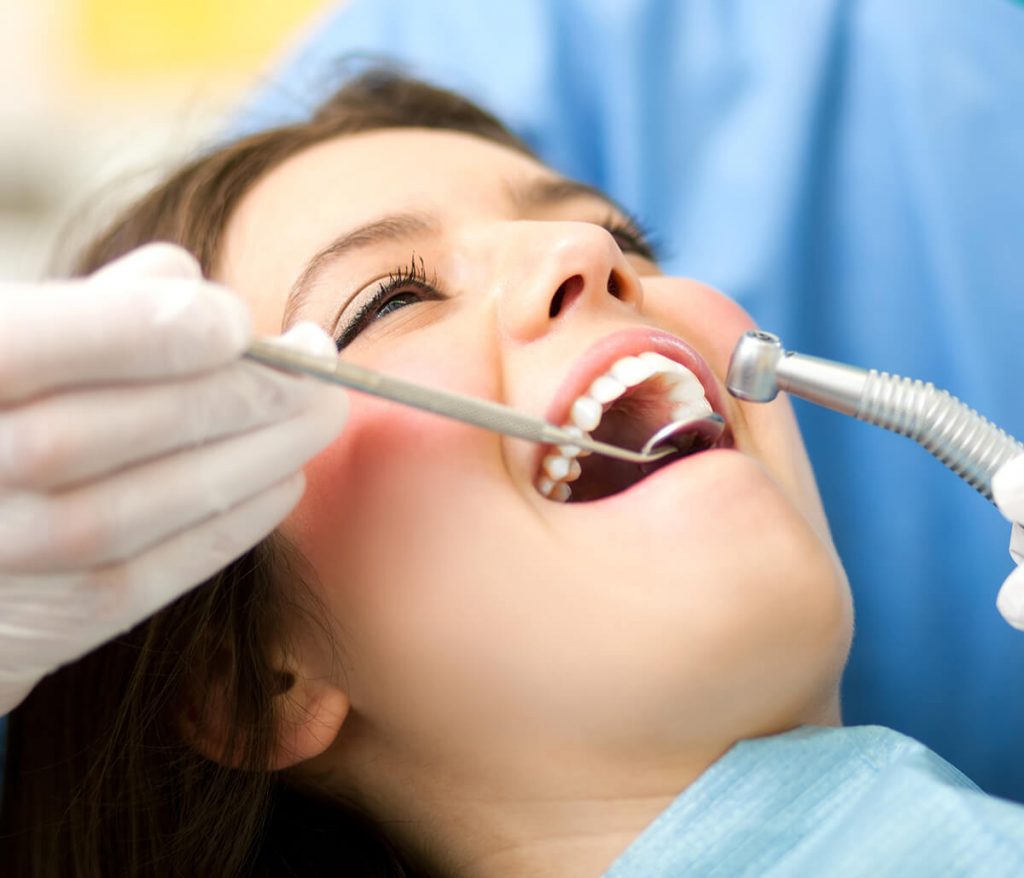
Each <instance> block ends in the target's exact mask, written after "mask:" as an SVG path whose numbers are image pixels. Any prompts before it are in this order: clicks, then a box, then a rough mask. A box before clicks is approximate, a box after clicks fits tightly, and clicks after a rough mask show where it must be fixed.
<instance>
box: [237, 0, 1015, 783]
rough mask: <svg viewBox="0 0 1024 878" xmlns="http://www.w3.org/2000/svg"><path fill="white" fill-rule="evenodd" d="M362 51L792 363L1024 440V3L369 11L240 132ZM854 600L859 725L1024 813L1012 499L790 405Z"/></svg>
mask: <svg viewBox="0 0 1024 878" xmlns="http://www.w3.org/2000/svg"><path fill="white" fill-rule="evenodd" d="M353 52H376V53H384V54H387V55H390V56H393V57H398V58H401V59H403V60H404V62H405V63H406V66H407V69H408V70H409V71H410V72H411V73H414V74H418V75H421V76H425V77H427V78H430V79H432V80H433V81H435V82H438V83H440V84H442V85H447V86H450V87H454V88H456V89H459V90H461V91H463V92H465V93H466V94H468V95H469V96H470V97H473V98H475V99H477V100H478V101H480V102H481V103H483V104H484V105H486V106H488V107H489V108H491V109H492V110H493V111H494V112H496V113H497V114H498V115H499V116H500V117H502V118H503V119H505V120H506V121H508V122H509V123H510V124H511V126H512V127H513V128H514V129H515V130H516V131H518V132H519V133H520V134H521V135H522V136H523V137H524V138H525V139H526V140H527V141H528V142H529V143H530V144H531V145H532V146H533V147H534V148H535V149H537V150H538V152H539V153H540V154H541V155H542V156H543V157H544V158H545V159H546V160H548V161H549V162H551V163H552V164H553V165H554V166H555V167H557V168H558V169H560V170H561V171H563V172H565V173H566V174H569V175H571V176H574V177H577V178H580V179H583V180H587V181H589V182H591V183H595V184H597V185H598V186H601V187H603V188H605V189H606V190H607V191H608V192H610V193H611V195H612V196H613V197H615V198H616V199H618V200H619V201H621V202H622V203H624V204H625V205H627V206H628V207H629V208H630V209H632V210H633V211H635V212H636V213H637V214H638V215H639V216H640V218H641V219H642V220H644V222H645V223H646V224H647V225H649V226H651V227H652V228H653V229H654V230H655V232H656V237H657V238H659V239H660V240H661V241H663V242H664V245H665V246H664V255H665V258H664V260H663V261H664V265H665V268H666V269H667V271H669V272H673V273H679V274H683V275H689V276H693V277H696V278H699V279H701V280H704V281H708V282H710V283H712V284H714V285H716V286H718V287H719V288H720V289H722V290H724V291H726V292H727V293H728V294H729V295H731V296H734V297H735V298H736V299H737V300H738V301H739V302H741V303H742V304H743V305H744V306H746V307H747V308H748V309H749V310H750V311H751V313H752V314H753V315H754V317H755V319H757V320H758V321H759V322H760V323H761V325H763V326H764V327H766V328H769V329H771V330H774V331H776V332H778V333H780V334H781V336H782V338H783V341H784V343H785V344H786V346H787V347H789V348H791V349H793V350H798V351H802V352H806V353H812V354H817V355H819V356H825V357H831V358H835V359H839V360H843V361H846V362H851V363H856V364H860V365H864V366H872V367H876V368H879V369H886V370H889V371H894V372H899V373H902V374H906V375H911V376H913V377H919V378H923V379H926V380H931V381H933V382H935V383H936V384H938V385H940V386H945V387H947V388H949V389H950V390H951V391H952V392H954V393H956V394H957V395H959V396H961V397H962V398H963V399H965V400H966V401H968V402H969V403H970V404H971V405H972V406H974V407H976V408H977V409H979V410H980V411H981V412H982V413H983V414H985V415H987V416H988V417H990V418H992V419H993V420H995V421H996V422H997V423H999V424H1000V425H1001V426H1003V427H1004V428H1006V429H1007V430H1009V431H1010V432H1012V433H1015V434H1016V435H1018V436H1021V437H1024V394H1022V393H1021V392H1020V390H1019V389H1018V384H1017V382H1018V381H1019V380H1020V376H1021V375H1022V374H1024V346H1022V345H1021V343H1020V342H1021V331H1022V328H1024V7H1022V6H1021V5H1020V4H1019V3H1013V2H1010V0H899V2H893V0H861V2H842V0H817V2H808V0H774V2H771V3H765V2H763V0H632V2H629V0H560V2H550V0H516V2H515V3H485V2H479V0H431V2H429V3H424V2H422V0H349V2H348V3H347V4H345V5H343V6H342V7H341V8H340V9H339V10H338V11H336V12H335V13H333V14H331V15H329V16H327V17H325V18H324V19H322V20H321V21H320V22H318V24H317V27H316V29H315V32H313V33H311V35H310V37H309V39H308V40H307V41H306V42H305V43H304V44H303V45H302V46H301V47H300V48H299V49H298V50H297V51H296V52H295V54H294V55H293V56H292V57H291V59H290V60H288V61H287V63H285V64H284V65H283V68H282V70H281V72H280V74H279V75H278V76H277V77H275V78H273V79H272V81H271V82H270V84H268V85H267V86H266V87H265V88H263V90H262V91H261V92H260V93H259V94H258V95H257V96H256V98H255V99H254V101H253V102H252V103H251V105H250V106H249V108H248V109H247V110H246V111H245V113H244V114H243V116H242V117H241V118H240V119H239V120H238V127H237V130H238V131H242V130H250V129H256V128H260V127H266V126H269V125H272V124H276V123H280V122H282V121H288V120H293V119H297V118H301V117H303V116H304V115H306V114H308V112H309V111H310V110H311V109H312V108H313V107H314V106H315V105H316V103H317V102H318V101H319V100H321V99H322V98H323V97H325V96H326V95H327V94H328V93H329V92H330V91H331V90H333V88H334V87H335V86H336V85H337V84H338V81H339V75H340V74H341V73H343V72H344V71H345V70H346V69H349V70H351V69H353V67H352V65H348V67H346V65H343V64H339V63H338V58H339V57H341V56H344V55H346V54H350V53H353ZM797 409H798V416H799V417H800V421H801V424H802V426H803V429H804V435H805V437H806V440H807V444H808V448H809V451H810V454H811V458H812V460H813V462H814V465H815V469H816V471H817V474H818V479H819V483H820V486H821V489H822V493H823V496H824V499H825V503H826V507H827V509H828V512H829V516H830V519H831V522H832V527H833V532H834V534H835V538H836V542H837V545H838V548H839V551H840V553H841V555H842V557H843V559H844V561H845V563H846V567H847V571H848V572H849V575H850V580H851V583H852V587H853V590H854V596H855V602H856V608H857V630H856V637H855V640H854V646H853V653H852V656H851V659H850V665H849V669H848V671H847V674H846V678H845V683H844V713H845V717H846V719H847V720H848V721H849V722H853V723H877V724H882V725H887V726H891V727H893V728H896V729H899V730H900V731H903V732H906V733H908V734H910V735H913V736H914V737H916V738H918V739H920V740H922V741H924V742H925V743H927V744H928V745H929V746H930V747H932V748H933V749H935V750H937V751H938V752H939V753H941V754H942V755H943V756H945V757H946V758H947V759H949V760H950V761H952V762H953V763H954V764H956V765H957V766H959V767H960V768H962V769H963V770H964V771H966V772H967V773H968V774H969V775H970V776H971V777H973V778H975V779H976V780H977V781H978V782H979V783H980V784H981V785H982V786H983V787H984V788H985V789H987V790H989V791H991V792H995V793H998V794H1001V795H1005V796H1011V797H1015V798H1018V799H1021V800H1024V753H1022V745H1021V742H1022V741H1024V690H1022V688H1021V686H1020V681H1021V679H1024V634H1021V633H1018V632H1015V631H1013V630H1011V629H1010V628H1009V627H1008V626H1007V625H1006V624H1005V623H1003V621H1002V620H1001V619H1000V617H999V616H998V614H997V612H996V610H995V607H994V600H995V595H996V592H997V590H998V587H999V585H1000V583H1001V582H1002V580H1003V578H1004V577H1005V576H1006V574H1007V573H1008V572H1009V570H1010V569H1011V562H1010V560H1009V558H1008V556H1007V540H1008V537H1009V528H1008V526H1007V525H1006V524H1005V523H1004V522H1003V520H1002V519H1001V518H1000V516H999V515H998V513H997V512H996V510H995V509H994V507H992V506H990V505H989V504H987V503H986V502H985V501H984V500H982V499H981V497H980V496H978V495H976V494H975V493H974V492H973V491H972V490H971V489H970V488H968V487H966V486H965V485H963V484H962V483H961V482H960V481H959V480H958V479H957V478H955V477H954V476H952V475H950V474H949V473H948V472H947V471H946V470H945V469H944V468H943V467H942V466H941V465H940V464H938V463H937V462H935V461H934V460H932V459H931V458H930V457H929V456H928V455H927V454H925V453H924V452H923V451H921V450H920V449H919V448H918V447H916V446H915V445H913V444H912V443H910V442H909V441H907V440H906V439H902V438H899V437H897V436H894V435H892V434H889V433H885V432H883V431H881V430H878V429H877V428H873V427H869V426H867V425H864V424H861V423H858V422H855V421H852V420H849V419H846V418H844V417H842V416H840V415H837V414H834V413H831V412H826V411H824V410H818V409H814V408H812V407H810V406H809V405H806V404H804V403H799V402H798V403H797Z"/></svg>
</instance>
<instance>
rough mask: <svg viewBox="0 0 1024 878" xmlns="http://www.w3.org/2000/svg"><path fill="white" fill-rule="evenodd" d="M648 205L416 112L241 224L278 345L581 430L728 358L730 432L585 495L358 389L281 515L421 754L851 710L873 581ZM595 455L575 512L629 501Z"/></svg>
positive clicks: (726, 316)
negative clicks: (619, 364) (851, 670)
mask: <svg viewBox="0 0 1024 878" xmlns="http://www.w3.org/2000/svg"><path fill="white" fill-rule="evenodd" d="M623 221H624V217H623V216H622V214H621V213H620V212H619V211H618V210H617V209H616V208H615V207H614V206H613V205H612V204H610V203H609V202H608V201H606V200H604V199H603V198H602V197H601V196H599V195H597V194H595V193H592V192H589V191H586V190H585V189H583V188H581V187H575V186H572V185H565V181H563V180H562V179H561V178H559V177H557V176H556V175H555V174H554V173H553V172H552V171H551V170H549V169H548V168H546V167H544V166H542V165H540V164H538V163H537V162H535V161H532V160H531V159H529V158H527V157H525V156H523V155H521V154H519V153H517V152H515V151H512V150H510V149H507V148H505V147H502V146H499V145H496V144H494V143H491V142H489V141H485V140H482V139H479V138H476V137H473V136H470V135H464V134H458V133H453V132H440V131H428V130H419V129H411V130H387V131H378V132H371V133H365V134H359V135H355V136H346V137H341V138H338V139H336V140H333V141H330V142H326V143H323V144H320V145H317V146H315V147H313V148H310V149H308V150H306V151H304V152H302V153H301V154H299V155H297V156H295V157H293V158H292V159H290V160H289V161H287V162H286V163H285V164H283V165H281V166H280V167H278V168H276V169H275V170H273V171H271V172H270V173H269V174H268V175H267V176H266V177H265V178H264V179H262V180H261V181H260V182H259V183H258V184H257V185H256V186H255V187H254V188H253V189H252V191H251V192H250V193H249V194H248V195H247V196H246V198H245V199H244V201H243V203H242V205H241V207H240V208H239V210H238V211H237V213H236V214H235V216H234V217H233V219H232V221H231V223H230V227H229V229H228V233H227V236H226V241H225V249H224V255H223V258H222V260H221V263H220V266H219V270H218V272H217V274H218V276H219V278H220V279H221V280H223V281H225V282H226V283H228V284H230V285H231V286H232V287H234V288H235V289H236V290H238V291H239V292H240V293H241V294H242V295H244V296H245V298H246V299H247V300H248V301H249V302H250V303H251V305H252V307H253V308H254V311H255V315H256V327H257V331H258V332H261V333H265V334H273V333H277V332H279V331H281V328H282V322H283V321H284V322H293V321H295V320H299V319H309V320H314V321H316V322H318V323H320V324H321V325H322V326H323V327H325V328H326V329H327V330H328V331H329V332H331V333H333V334H335V335H336V336H344V340H345V342H347V344H346V346H345V347H344V352H343V356H344V357H345V359H348V360H351V361H353V362H357V363H360V364H362V365H365V366H369V367H371V368H373V369H377V370H380V371H382V372H386V373H388V374H391V375H396V376H399V377H402V378H405V379H409V380H412V381H415V382H418V383H420V384H424V385H428V386H431V387H438V388H444V389H446V390H453V391H458V392H460V393H465V394H469V395H472V396H475V397H480V398H483V399H490V400H496V401H498V402H501V403H504V404H505V405H509V406H512V407H513V408H515V409H518V410H519V411H522V412H526V413H528V414H530V415H534V416H537V417H548V418H550V419H554V420H557V421H560V422H562V423H568V422H569V419H570V416H571V410H572V403H573V400H574V399H575V398H576V397H577V396H579V395H581V394H584V393H586V392H587V388H588V387H589V385H590V384H591V382H592V381H593V380H594V379H595V378H597V377H598V376H600V375H601V374H603V373H605V372H607V371H608V370H609V368H610V367H611V366H612V364H613V363H615V362H616V361H617V360H619V359H621V358H623V357H626V356H627V355H636V354H639V353H641V352H643V351H657V352H660V353H661V354H663V355H667V356H668V357H669V358H670V359H674V360H679V361H681V362H683V363H684V364H687V365H688V366H690V367H691V369H692V370H693V371H697V372H698V373H699V372H700V370H701V368H703V367H702V366H701V365H700V364H701V363H703V364H706V369H707V371H706V372H705V373H703V376H702V377H703V384H704V388H705V391H706V394H707V396H708V398H709V399H711V400H712V402H713V403H714V405H715V407H716V408H717V409H718V410H719V411H720V412H721V413H722V414H723V415H724V416H725V418H726V420H727V422H728V424H729V429H730V433H731V437H732V444H733V446H734V447H733V448H731V449H718V450H712V451H708V452H704V453H700V454H697V455H694V456H691V457H686V458H683V459H680V460H677V461H676V462H674V463H672V464H671V465H669V466H667V467H665V468H663V469H660V470H658V471H657V472H655V473H654V474H653V475H650V476H648V477H647V478H644V479H643V480H641V481H639V482H637V483H636V484H632V485H631V486H629V487H626V489H625V490H621V491H618V492H617V493H613V494H611V495H610V496H605V497H603V498H602V499H596V500H590V501H589V502H568V503H566V502H560V501H559V499H558V498H560V497H564V495H565V491H566V489H564V488H556V489H554V492H553V493H554V496H553V497H549V496H545V495H544V493H542V490H541V489H539V488H538V485H540V486H541V488H542V489H544V490H547V491H549V492H550V491H551V487H550V485H549V484H548V483H544V482H542V481H541V473H542V457H543V456H544V450H543V449H540V448H538V447H537V446H535V445H533V444H530V443H527V442H524V441H521V440H517V439H511V438H508V437H504V436H499V435H496V434H493V433H489V432H486V431H484V430H481V429H478V428H475V427H470V426H466V425H464V424H461V423H457V422H454V421H450V420H446V419H444V418H440V417H437V416H434V415H430V414H426V413H423V412H420V411H415V410H412V409H409V408H405V407H402V406H399V405H396V404H393V403H390V402H385V401H381V400H378V399H374V398H371V397H368V396H364V395H360V394H356V393H352V394H350V403H351V413H350V417H349V419H348V422H347V426H346V428H345V429H344V431H343V432H342V434H341V436H340V437H339V438H338V440H337V441H336V442H335V443H334V444H333V446H331V447H330V448H329V449H328V450H326V451H325V452H324V453H322V454H321V455H320V456H319V457H318V458H316V459H315V460H314V461H313V462H312V463H311V464H310V465H309V467H308V470H307V475H308V488H307V491H306V495H305V497H304V499H303V500H302V502H301V504H300V505H299V507H298V508H297V509H296V510H295V512H294V513H293V514H292V516H291V517H290V518H289V519H288V521H287V522H285V524H284V525H283V526H282V530H283V531H284V533H285V534H286V535H287V536H288V537H289V538H290V539H291V541H292V542H294V543H295V544H296V545H297V546H298V548H299V549H300V550H301V551H302V553H303V554H304V555H305V557H306V558H307V559H308V561H309V562H310V564H311V565H312V568H313V569H314V570H315V572H316V574H317V578H318V583H317V588H318V589H319V590H320V592H321V594H322V597H323V598H324V600H325V601H326V603H327V605H328V607H329V608H330V610H331V619H330V620H329V621H330V624H331V626H332V628H333V629H334V631H335V633H336V635H337V637H338V641H339V643H340V644H341V648H342V651H343V657H344V675H343V678H339V679H343V684H344V687H345V689H346V692H347V694H348V696H349V698H350V699H351V704H352V714H351V715H350V719H351V717H356V718H358V723H359V724H360V726H361V728H362V729H363V730H364V731H366V730H372V731H371V735H372V737H373V738H374V739H375V740H376V741H377V742H378V743H379V744H380V746H381V747H386V748H390V751H391V752H392V753H393V754H399V755H400V756H401V757H402V758H425V759H431V760H434V762H435V763H436V764H445V762H446V758H447V757H448V756H451V757H452V758H451V760H450V763H451V764H463V763H464V762H465V760H466V759H467V758H470V759H471V758H472V754H474V753H475V754H477V755H479V756H480V757H481V759H486V758H487V757H488V756H490V755H494V754H498V753H501V754H502V755H503V756H504V757H505V758H506V759H512V760H514V758H515V755H516V753H520V754H522V752H523V751H524V750H525V749H527V748H528V747H532V746H534V745H537V744H540V745H542V746H545V747H550V748H553V749H554V750H559V749H561V750H562V751H565V752H567V751H568V750H570V749H571V748H574V747H576V748H578V747H591V748H598V749H604V750H607V751H609V752H611V751H614V750H616V749H623V750H626V749H635V748H636V747H637V746H638V745H643V746H644V747H646V748H648V752H655V751H652V750H650V749H649V748H652V747H653V748H659V747H673V746H678V744H679V743H680V742H683V741H686V740H690V739H702V740H713V739H715V737H716V736H725V737H726V738H727V739H729V740H733V739H735V737H741V736H744V735H751V734H759V733H766V732H770V731H773V730H775V729H778V728H785V727H788V726H790V725H792V724H793V723H794V722H801V721H819V722H820V721H828V720H829V719H830V718H831V719H834V718H835V717H834V715H833V713H831V712H834V710H835V698H836V681H837V678H838V675H839V672H840V669H841V665H842V663H843V661H844V660H845V655H846V650H847V647H848V639H849V629H850V609H849V601H848V594H847V588H846V583H845V579H844V576H843V573H842V571H841V568H840V567H839V565H838V563H837V561H836V558H835V556H834V551H833V548H832V545H831V541H830V538H829V535H828V529H827V525H826V522H825V519H824V516H823V513H822V510H821V507H820V504H819V500H818V496H817V492H816V488H815V485H814V481H813V477H812V475H811V473H810V470H809V466H808V463H807V460H806V457H805V455H804V451H803V448H802V445H801V441H800V437H799V435H798V432H797V429H796V426H795V423H794V420H793V417H792V414H791V411H790V408H789V406H788V403H787V402H785V401H782V400H780V401H776V402H774V403H772V404H770V405H764V406H748V405H744V404H741V403H738V402H737V401H736V400H734V399H732V398H730V397H729V396H728V395H727V394H726V393H725V392H724V390H723V386H722V382H723V379H724V376H725V372H726V368H727V365H728V360H729V354H730V351H731V349H732V347H733V345H734V343H735V342H736V340H737V338H738V337H739V336H740V334H741V333H742V332H743V331H745V330H746V329H748V328H750V327H751V325H752V323H751V320H750V319H749V317H748V316H747V315H746V314H745V313H744V312H743V311H742V310H741V309H740V308H739V307H738V306H737V305H735V304H734V303H733V302H731V301H730V300H729V299H727V298H725V297H724V296H723V295H721V294H719V293H717V292H715V291H714V290H712V289H709V288H708V287H706V286H704V285H702V284H700V283H697V282H695V281H692V280H684V279H679V278H669V277H664V276H661V275H660V273H659V271H658V268H657V265H656V264H655V263H654V262H653V261H652V260H651V259H649V258H647V257H646V256H645V255H644V253H643V247H642V245H637V243H636V242H634V241H632V240H631V239H630V234H629V233H628V232H625V231H618V230H615V229H616V227H617V226H621V225H622V223H623ZM608 228H611V229H612V230H613V231H614V233H611V232H609V231H608V230H607V229H608ZM389 287H390V298H388V297H387V296H385V297H384V298H381V297H379V296H377V294H378V293H379V292H380V291H381V289H382V288H383V289H385V290H388V288H389ZM295 289H301V292H300V293H299V301H298V303H297V305H296V303H294V302H293V303H291V304H289V303H288V301H287V300H288V297H289V291H294V290H295ZM691 352H692V353H691ZM695 357H696V358H699V359H695ZM641 359H643V358H641ZM669 384H670V379H664V378H661V379H658V378H652V379H650V380H649V381H648V382H646V383H645V384H641V385H640V387H639V388H638V389H637V390H636V391H635V392H634V393H635V394H636V397H637V399H639V400H640V401H641V402H640V404H637V405H634V406H633V407H632V408H630V406H628V405H627V406H621V404H620V407H621V413H620V414H617V415H615V418H617V419H618V421H617V425H616V426H615V431H616V433H617V434H621V435H620V436H619V437H618V438H622V436H628V437H629V438H630V440H631V441H632V440H634V439H635V438H637V437H638V436H642V435H646V433H649V432H653V428H654V427H656V426H660V423H654V422H655V421H664V420H666V419H667V417H668V412H669V410H670V408H671V406H670V405H669V404H668V403H666V402H665V401H664V395H665V393H666V392H667V388H668V386H669ZM680 392H681V391H680ZM584 408H586V406H584ZM609 423H611V422H609ZM595 461H596V458H584V459H582V460H581V463H582V470H583V474H584V476H583V479H581V480H580V482H578V483H573V484H570V486H569V490H572V488H573V487H574V485H575V486H579V494H578V496H577V498H575V499H578V498H579V497H585V496H587V495H588V494H591V493H594V492H597V493H602V492H603V491H606V490H608V489H609V488H608V485H607V484H605V486H604V488H603V489H601V484H600V483H602V480H607V478H608V477H607V476H604V475H598V476H595V477H593V478H591V479H590V481H591V482H592V483H593V482H595V481H596V482H597V483H598V484H597V486H596V487H595V485H594V484H591V485H590V486H589V487H586V484H587V482H586V480H587V478H588V467H589V466H591V465H594V464H595ZM593 472H594V473H597V474H600V469H594V471H593ZM629 481H632V479H629V480H627V482H629ZM617 486H618V487H622V485H621V484H619V485H617ZM599 489H600V490H599ZM346 722H349V721H346ZM352 722H353V723H354V722H356V721H355V720H352ZM381 742H387V743H386V745H385V744H383V743H381ZM456 754H457V757H456ZM524 758H525V756H524ZM449 767H450V766H449Z"/></svg>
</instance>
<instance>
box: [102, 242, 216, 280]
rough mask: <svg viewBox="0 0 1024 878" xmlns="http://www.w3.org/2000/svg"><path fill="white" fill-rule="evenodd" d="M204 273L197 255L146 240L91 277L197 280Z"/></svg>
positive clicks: (105, 278) (177, 247)
mask: <svg viewBox="0 0 1024 878" xmlns="http://www.w3.org/2000/svg"><path fill="white" fill-rule="evenodd" d="M202 276H203V272H202V269H201V268H200V267H199V262H198V261H197V260H196V258H195V257H194V256H193V255H192V254H191V253H189V252H188V250H185V249H184V248H182V247H179V246H178V245H177V244H168V243H166V242H163V241H160V242H157V243H155V244H146V245H145V246H143V247H139V248H138V249H136V250H132V251H131V252H130V253H127V254H125V255H124V256H122V257H121V258H120V259H115V260H114V261H113V262H111V263H109V264H107V265H104V266H103V267H102V268H101V269H99V270H98V271H97V272H95V273H94V274H93V275H91V276H90V278H89V279H90V280H98V281H117V280H121V279H130V278H139V277H162V278H169V279H174V278H180V279H182V280H196V279H198V278H201V277H202Z"/></svg>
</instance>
